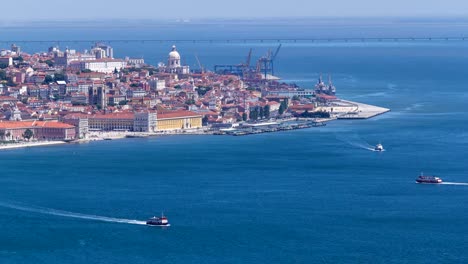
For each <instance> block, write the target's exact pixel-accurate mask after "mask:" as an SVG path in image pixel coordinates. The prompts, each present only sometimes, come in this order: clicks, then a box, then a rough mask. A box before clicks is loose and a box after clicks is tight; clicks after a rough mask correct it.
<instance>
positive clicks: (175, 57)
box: [169, 45, 180, 60]
mask: <svg viewBox="0 0 468 264" xmlns="http://www.w3.org/2000/svg"><path fill="white" fill-rule="evenodd" d="M169 59H170V60H180V54H179V52H177V49H176V46H175V45H174V46H172V51H171V52H169Z"/></svg>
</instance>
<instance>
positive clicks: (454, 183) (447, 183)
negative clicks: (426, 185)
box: [440, 182, 468, 186]
mask: <svg viewBox="0 0 468 264" xmlns="http://www.w3.org/2000/svg"><path fill="white" fill-rule="evenodd" d="M440 184H445V185H462V186H468V183H467V182H441V183H440Z"/></svg>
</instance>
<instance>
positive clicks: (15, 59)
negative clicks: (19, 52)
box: [13, 56, 24, 62]
mask: <svg viewBox="0 0 468 264" xmlns="http://www.w3.org/2000/svg"><path fill="white" fill-rule="evenodd" d="M13 60H14V61H17V62H23V61H24V59H23V57H21V56H18V57H15V58H13Z"/></svg>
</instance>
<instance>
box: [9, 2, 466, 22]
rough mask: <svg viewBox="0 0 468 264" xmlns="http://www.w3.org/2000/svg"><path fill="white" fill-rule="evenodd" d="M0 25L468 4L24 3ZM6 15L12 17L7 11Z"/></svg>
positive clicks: (423, 9) (450, 8)
mask: <svg viewBox="0 0 468 264" xmlns="http://www.w3.org/2000/svg"><path fill="white" fill-rule="evenodd" d="M2 2H3V3H2V4H1V7H2V10H3V11H4V12H2V15H1V16H0V20H13V19H15V20H16V19H19V20H39V19H40V20H42V19H44V20H55V19H61V20H62V19H100V18H101V19H110V18H124V19H126V18H133V19H139V18H142V19H166V18H184V19H185V18H223V17H226V18H236V17H239V18H245V17H262V18H263V17H282V16H288V17H324V16H325V17H340V16H346V17H355V16H360V17H375V16H404V17H409V16H418V17H420V16H438V17H447V16H463V15H468V1H467V0H444V1H442V0H351V1H350V0H319V1H317V0H232V1H230V2H229V1H226V0H217V1H213V0H166V1H162V0H126V1H122V0H22V1H11V0H10V1H2ZM8 9H10V10H11V11H6V10H8Z"/></svg>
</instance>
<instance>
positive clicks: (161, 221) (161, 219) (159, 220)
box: [146, 215, 171, 226]
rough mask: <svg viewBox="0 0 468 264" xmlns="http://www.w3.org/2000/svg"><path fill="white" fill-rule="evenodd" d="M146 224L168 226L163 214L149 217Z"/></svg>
mask: <svg viewBox="0 0 468 264" xmlns="http://www.w3.org/2000/svg"><path fill="white" fill-rule="evenodd" d="M146 224H147V225H149V226H170V225H171V224H169V220H167V217H165V216H164V215H161V217H156V216H154V217H151V218H150V219H148V221H146Z"/></svg>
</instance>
